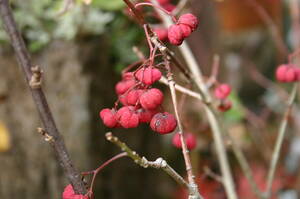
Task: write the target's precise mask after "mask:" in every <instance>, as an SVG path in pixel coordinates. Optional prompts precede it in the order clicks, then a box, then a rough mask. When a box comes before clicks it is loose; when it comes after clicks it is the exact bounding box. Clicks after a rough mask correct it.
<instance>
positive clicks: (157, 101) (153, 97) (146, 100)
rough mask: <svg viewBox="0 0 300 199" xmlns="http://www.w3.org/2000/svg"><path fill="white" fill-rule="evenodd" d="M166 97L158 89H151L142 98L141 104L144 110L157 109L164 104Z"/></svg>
mask: <svg viewBox="0 0 300 199" xmlns="http://www.w3.org/2000/svg"><path fill="white" fill-rule="evenodd" d="M163 99H164V95H163V93H162V92H161V91H160V90H159V89H157V88H151V89H149V90H147V91H146V92H144V93H143V94H142V95H141V97H140V104H141V105H142V107H143V108H144V109H156V108H157V107H158V106H159V105H161V103H162V102H163Z"/></svg>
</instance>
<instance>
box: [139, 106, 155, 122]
mask: <svg viewBox="0 0 300 199" xmlns="http://www.w3.org/2000/svg"><path fill="white" fill-rule="evenodd" d="M137 113H138V115H139V121H140V123H149V122H150V121H151V119H152V117H153V115H155V114H156V113H158V110H156V109H152V110H148V109H143V108H141V109H138V110H137Z"/></svg>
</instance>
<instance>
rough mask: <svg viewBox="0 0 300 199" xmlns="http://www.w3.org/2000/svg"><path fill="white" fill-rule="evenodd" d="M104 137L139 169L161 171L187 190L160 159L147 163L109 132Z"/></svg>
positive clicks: (174, 173)
mask: <svg viewBox="0 0 300 199" xmlns="http://www.w3.org/2000/svg"><path fill="white" fill-rule="evenodd" d="M105 137H106V139H107V140H108V141H110V142H112V143H113V144H115V145H117V146H118V147H120V149H121V150H122V151H124V152H126V153H127V155H128V157H130V158H131V159H132V160H133V161H134V162H135V163H136V164H138V165H140V166H141V167H144V168H148V167H152V168H155V169H162V170H163V171H165V172H166V173H167V174H168V175H169V176H171V177H172V178H173V179H174V180H175V181H176V182H177V183H178V184H180V185H183V186H185V187H187V188H189V184H188V183H187V182H186V181H185V180H184V179H183V178H182V177H181V176H180V175H179V174H178V173H177V172H176V171H175V170H174V169H173V168H172V167H171V166H170V165H169V164H168V163H167V162H166V161H165V160H164V159H162V158H158V159H157V160H156V161H153V162H151V161H148V160H147V159H146V158H145V157H141V156H140V155H139V154H137V153H136V152H135V151H133V150H132V149H130V148H129V147H128V146H127V145H126V144H125V143H124V142H122V141H121V140H119V138H117V137H116V136H114V135H113V134H112V133H111V132H108V133H106V134H105Z"/></svg>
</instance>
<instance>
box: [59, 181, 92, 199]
mask: <svg viewBox="0 0 300 199" xmlns="http://www.w3.org/2000/svg"><path fill="white" fill-rule="evenodd" d="M62 198H63V199H89V197H88V196H85V195H81V194H75V192H74V189H73V186H72V185H71V184H69V185H67V186H66V187H65V189H64V192H63V194H62Z"/></svg>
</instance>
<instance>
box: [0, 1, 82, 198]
mask: <svg viewBox="0 0 300 199" xmlns="http://www.w3.org/2000/svg"><path fill="white" fill-rule="evenodd" d="M0 14H1V19H2V21H3V24H4V28H5V30H6V32H7V34H8V35H9V37H10V40H11V43H12V45H13V47H14V50H15V53H16V56H17V59H18V62H19V65H20V67H22V69H23V72H24V75H25V77H26V80H27V84H28V86H29V88H30V90H31V93H32V97H33V100H34V102H35V104H36V108H37V110H38V112H39V116H40V118H41V120H42V123H43V125H44V128H45V131H46V132H47V133H48V134H49V136H51V137H53V148H54V151H55V153H56V155H57V157H58V159H59V162H60V165H61V167H62V168H63V169H64V171H65V174H66V176H67V178H68V180H69V182H70V183H71V184H72V185H73V187H74V190H75V192H76V193H78V194H85V193H86V189H85V186H84V184H83V182H82V181H81V179H80V174H79V173H78V172H77V171H76V169H75V168H74V166H73V163H72V161H71V159H70V156H69V154H68V152H67V149H66V146H65V143H64V141H63V139H62V137H61V135H60V133H59V131H58V130H57V127H56V124H55V122H54V119H53V117H52V114H51V111H50V108H49V106H48V102H47V100H46V97H45V94H44V92H43V90H42V89H41V88H36V89H33V88H32V87H31V86H30V80H31V79H32V76H33V71H32V70H31V67H32V64H31V59H30V56H29V52H28V50H27V48H26V46H25V43H24V40H23V38H22V37H21V34H20V32H19V31H18V29H17V25H16V22H15V20H14V17H13V14H12V11H11V9H10V6H9V1H8V0H0Z"/></svg>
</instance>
